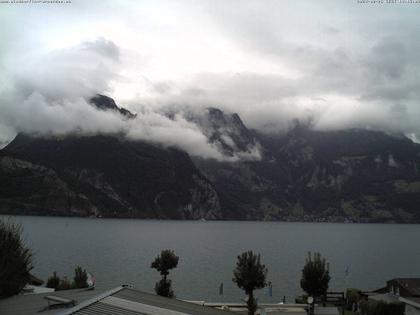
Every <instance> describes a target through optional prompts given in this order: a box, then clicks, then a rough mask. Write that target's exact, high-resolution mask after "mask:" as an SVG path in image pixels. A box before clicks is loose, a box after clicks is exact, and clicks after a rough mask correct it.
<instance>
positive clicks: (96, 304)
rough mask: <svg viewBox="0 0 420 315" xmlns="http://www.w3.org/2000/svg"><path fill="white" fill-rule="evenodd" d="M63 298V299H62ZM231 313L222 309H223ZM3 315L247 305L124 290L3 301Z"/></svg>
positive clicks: (281, 310)
mask: <svg viewBox="0 0 420 315" xmlns="http://www.w3.org/2000/svg"><path fill="white" fill-rule="evenodd" d="M47 296H50V297H49V298H50V303H54V302H57V301H58V302H59V301H61V300H62V299H64V301H69V300H74V301H75V304H76V305H71V306H69V307H68V308H66V307H64V306H63V305H61V306H59V307H57V306H55V307H54V308H53V309H49V308H48V301H47V300H46V299H45V297H47ZM60 298H62V299H60ZM222 306H223V307H225V308H226V307H227V308H228V309H224V310H222V309H220V307H222ZM260 308H262V309H264V311H265V313H266V314H267V315H289V314H290V315H305V314H306V310H305V305H300V304H261V305H260ZM0 314H1V315H12V314H13V315H27V314H37V315H44V314H45V315H100V314H101V315H111V314H118V315H229V314H236V315H239V314H247V310H246V306H245V304H244V303H222V304H221V303H205V302H204V301H201V302H199V301H195V302H192V301H191V302H188V301H181V300H177V299H169V298H164V297H161V296H158V295H155V294H150V293H145V292H142V291H139V290H135V289H133V288H131V287H127V286H121V287H117V288H114V289H111V290H106V291H104V290H102V291H101V290H86V289H78V290H66V291H57V292H50V293H41V294H28V295H18V296H14V297H11V298H7V299H4V300H0ZM315 314H317V315H318V314H319V315H337V314H338V311H337V308H335V307H334V308H333V307H315Z"/></svg>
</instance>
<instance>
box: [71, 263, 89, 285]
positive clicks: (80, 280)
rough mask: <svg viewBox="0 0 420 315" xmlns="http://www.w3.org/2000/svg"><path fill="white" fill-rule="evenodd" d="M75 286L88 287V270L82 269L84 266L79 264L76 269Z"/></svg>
mask: <svg viewBox="0 0 420 315" xmlns="http://www.w3.org/2000/svg"><path fill="white" fill-rule="evenodd" d="M74 286H75V287H76V288H87V287H88V284H87V273H86V270H82V267H80V266H77V267H76V269H74Z"/></svg>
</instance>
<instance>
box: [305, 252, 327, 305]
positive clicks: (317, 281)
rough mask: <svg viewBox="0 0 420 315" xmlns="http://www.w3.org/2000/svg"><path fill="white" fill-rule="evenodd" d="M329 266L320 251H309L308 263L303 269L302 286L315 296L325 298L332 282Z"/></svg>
mask: <svg viewBox="0 0 420 315" xmlns="http://www.w3.org/2000/svg"><path fill="white" fill-rule="evenodd" d="M328 269H329V266H328V264H327V262H326V260H325V258H322V257H321V254H320V253H314V255H313V257H312V255H311V252H309V253H308V258H307V259H306V264H305V266H304V267H303V269H302V279H301V280H300V286H301V288H302V289H303V290H304V291H305V292H306V293H307V294H308V295H310V296H312V297H314V298H319V297H321V298H322V299H324V298H325V296H326V294H327V291H328V284H329V282H330V272H329V270H328Z"/></svg>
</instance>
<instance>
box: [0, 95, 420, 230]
mask: <svg viewBox="0 0 420 315" xmlns="http://www.w3.org/2000/svg"><path fill="white" fill-rule="evenodd" d="M92 103H93V105H94V106H97V107H98V108H99V109H101V110H112V111H115V112H117V113H119V114H120V115H123V116H124V117H125V119H133V118H134V117H135V115H134V114H132V113H130V112H129V111H127V110H125V109H123V108H120V107H118V106H117V105H116V104H115V102H114V101H113V100H112V99H110V98H107V97H105V96H97V97H96V98H94V99H92ZM187 119H189V120H190V121H191V122H194V123H196V124H197V126H198V127H199V128H201V130H202V131H203V133H204V134H205V135H206V136H207V137H208V140H209V142H211V143H213V144H214V145H216V146H217V147H218V148H219V149H220V151H221V152H223V154H224V155H225V156H226V159H225V161H215V160H209V159H201V158H196V157H195V158H193V160H192V159H191V157H190V156H189V155H188V154H187V153H185V152H182V151H180V150H178V149H171V148H169V149H168V148H162V147H159V146H156V145H153V144H151V143H145V142H140V141H129V140H127V139H126V138H124V137H123V136H122V135H115V134H114V135H110V134H108V135H95V136H76V135H68V136H66V137H61V138H59V137H54V136H51V137H49V138H45V137H44V138H35V137H32V136H29V135H24V134H20V135H18V136H17V137H16V139H15V140H14V141H13V142H12V143H10V144H9V145H8V146H7V147H6V148H4V149H3V150H1V151H0V213H17V214H21V213H25V214H44V215H47V214H48V215H78V216H108V217H139V218H168V219H200V218H205V219H240V220H242V219H256V220H285V221H337V222H343V221H355V222H420V208H419V207H420V145H418V144H415V143H413V142H412V141H411V140H409V139H407V138H405V137H403V136H400V135H390V134H386V133H383V132H378V131H371V130H341V131H315V130H312V129H310V128H307V127H305V126H302V125H299V124H296V126H295V127H294V128H292V129H291V130H289V131H288V132H286V133H281V134H261V133H258V132H256V131H253V130H249V129H248V128H247V127H246V126H245V124H244V123H243V122H242V121H241V119H240V117H239V116H238V115H236V114H226V113H224V112H222V111H220V110H218V109H215V108H210V109H208V110H207V111H206V112H205V113H204V114H202V115H200V116H190V117H187Z"/></svg>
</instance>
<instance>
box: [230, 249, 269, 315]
mask: <svg viewBox="0 0 420 315" xmlns="http://www.w3.org/2000/svg"><path fill="white" fill-rule="evenodd" d="M266 277H267V268H266V267H265V265H263V264H261V257H260V254H258V255H257V254H254V253H253V252H252V251H248V252H244V253H242V254H240V255H239V256H238V260H237V262H236V268H235V270H234V271H233V279H232V281H233V282H235V283H236V285H237V286H238V287H239V288H241V289H243V290H244V291H245V294H246V295H248V301H247V303H246V304H247V308H248V314H249V315H254V314H255V311H256V310H257V301H256V300H255V298H254V290H257V289H262V288H264V287H265V286H266V285H267V283H266V281H265V280H266Z"/></svg>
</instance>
